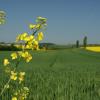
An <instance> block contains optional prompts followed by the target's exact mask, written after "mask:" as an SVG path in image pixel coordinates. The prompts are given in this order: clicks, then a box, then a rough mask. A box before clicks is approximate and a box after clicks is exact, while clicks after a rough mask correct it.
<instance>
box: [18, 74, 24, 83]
mask: <svg viewBox="0 0 100 100" xmlns="http://www.w3.org/2000/svg"><path fill="white" fill-rule="evenodd" d="M24 76H25V72H20V73H19V81H20V82H21V81H23V80H24Z"/></svg>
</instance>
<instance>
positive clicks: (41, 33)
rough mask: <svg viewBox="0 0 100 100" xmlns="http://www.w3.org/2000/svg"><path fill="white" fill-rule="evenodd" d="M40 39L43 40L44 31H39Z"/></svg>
mask: <svg viewBox="0 0 100 100" xmlns="http://www.w3.org/2000/svg"><path fill="white" fill-rule="evenodd" d="M38 40H39V41H41V40H43V32H39V33H38Z"/></svg>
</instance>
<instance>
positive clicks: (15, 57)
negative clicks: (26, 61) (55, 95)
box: [11, 52, 17, 60]
mask: <svg viewBox="0 0 100 100" xmlns="http://www.w3.org/2000/svg"><path fill="white" fill-rule="evenodd" d="M11 57H12V59H13V60H14V59H17V53H15V52H14V53H12V54H11Z"/></svg>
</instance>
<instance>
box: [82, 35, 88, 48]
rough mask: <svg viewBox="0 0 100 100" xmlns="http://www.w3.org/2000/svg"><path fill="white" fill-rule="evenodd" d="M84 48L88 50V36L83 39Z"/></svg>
mask: <svg viewBox="0 0 100 100" xmlns="http://www.w3.org/2000/svg"><path fill="white" fill-rule="evenodd" d="M83 46H84V48H86V46H87V36H85V37H84V39H83Z"/></svg>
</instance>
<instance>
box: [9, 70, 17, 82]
mask: <svg viewBox="0 0 100 100" xmlns="http://www.w3.org/2000/svg"><path fill="white" fill-rule="evenodd" d="M10 79H12V80H16V79H17V73H15V72H14V71H11V76H10Z"/></svg>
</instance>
